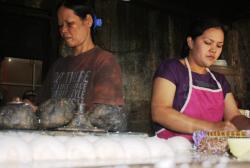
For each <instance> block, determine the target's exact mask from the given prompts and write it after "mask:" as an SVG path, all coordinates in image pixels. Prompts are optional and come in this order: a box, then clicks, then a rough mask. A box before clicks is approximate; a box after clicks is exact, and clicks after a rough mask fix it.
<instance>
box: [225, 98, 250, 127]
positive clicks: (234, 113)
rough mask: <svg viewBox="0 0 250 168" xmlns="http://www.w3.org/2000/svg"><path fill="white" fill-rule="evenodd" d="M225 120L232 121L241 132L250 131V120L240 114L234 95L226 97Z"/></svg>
mask: <svg viewBox="0 0 250 168" xmlns="http://www.w3.org/2000/svg"><path fill="white" fill-rule="evenodd" d="M224 118H225V120H228V121H231V122H232V123H233V124H234V125H235V127H236V128H237V129H239V130H246V129H250V118H247V117H246V116H244V115H242V114H241V113H240V112H239V109H238V107H237V105H236V102H235V100H234V97H233V94H232V93H228V94H227V95H226V99H225V116H224Z"/></svg>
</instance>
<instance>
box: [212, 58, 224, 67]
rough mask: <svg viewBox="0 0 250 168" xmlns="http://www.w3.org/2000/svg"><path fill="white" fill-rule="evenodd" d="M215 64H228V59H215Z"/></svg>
mask: <svg viewBox="0 0 250 168" xmlns="http://www.w3.org/2000/svg"><path fill="white" fill-rule="evenodd" d="M213 65H218V66H227V61H226V60H224V59H218V60H216V61H215V63H214V64H213Z"/></svg>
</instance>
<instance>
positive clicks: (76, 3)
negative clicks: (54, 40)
mask: <svg viewBox="0 0 250 168" xmlns="http://www.w3.org/2000/svg"><path fill="white" fill-rule="evenodd" d="M61 6H64V7H66V8H69V9H71V10H73V11H74V12H75V14H76V15H77V16H79V17H80V18H81V19H85V18H86V16H87V14H89V15H91V17H92V19H93V25H92V27H91V35H92V37H93V35H94V33H95V29H94V27H95V25H94V24H95V22H94V21H95V12H94V9H93V8H92V6H91V4H90V1H89V0H62V1H61V2H60V3H59V5H58V8H57V10H58V9H59V8H60V7H61Z"/></svg>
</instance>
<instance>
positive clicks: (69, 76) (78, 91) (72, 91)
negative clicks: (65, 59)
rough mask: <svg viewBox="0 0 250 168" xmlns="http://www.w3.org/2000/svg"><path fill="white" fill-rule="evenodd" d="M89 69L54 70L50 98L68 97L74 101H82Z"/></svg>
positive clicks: (89, 72)
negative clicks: (76, 70) (72, 70)
mask: <svg viewBox="0 0 250 168" xmlns="http://www.w3.org/2000/svg"><path fill="white" fill-rule="evenodd" d="M90 74H91V71H79V72H56V73H55V76H54V81H53V87H52V98H69V99H71V100H73V101H75V102H76V103H80V102H84V98H85V95H86V88H87V84H88V80H89V76H90Z"/></svg>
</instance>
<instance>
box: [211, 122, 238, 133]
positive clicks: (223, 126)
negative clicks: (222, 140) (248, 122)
mask: <svg viewBox="0 0 250 168" xmlns="http://www.w3.org/2000/svg"><path fill="white" fill-rule="evenodd" d="M212 129H213V130H225V131H237V130H238V129H237V128H236V127H235V126H234V125H233V124H232V123H231V122H229V121H222V122H217V123H215V124H213V127H212Z"/></svg>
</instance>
